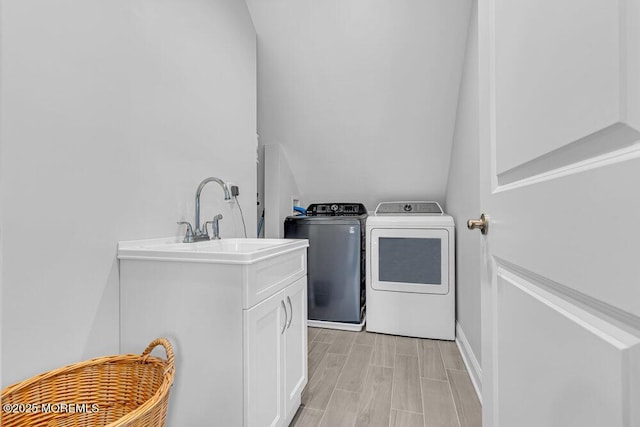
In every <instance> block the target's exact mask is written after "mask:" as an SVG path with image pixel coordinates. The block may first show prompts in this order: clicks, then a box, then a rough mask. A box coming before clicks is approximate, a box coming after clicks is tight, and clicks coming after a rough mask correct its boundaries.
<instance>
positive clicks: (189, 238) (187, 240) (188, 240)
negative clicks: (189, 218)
mask: <svg viewBox="0 0 640 427" xmlns="http://www.w3.org/2000/svg"><path fill="white" fill-rule="evenodd" d="M177 224H178V225H186V226H187V232H186V233H185V235H184V239H182V243H193V228H192V227H191V224H190V223H188V222H186V221H178V222H177Z"/></svg>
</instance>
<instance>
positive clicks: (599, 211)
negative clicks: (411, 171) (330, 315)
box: [474, 0, 640, 427]
mask: <svg viewBox="0 0 640 427" xmlns="http://www.w3.org/2000/svg"><path fill="white" fill-rule="evenodd" d="M478 1H479V54H480V64H479V65H480V76H479V78H480V80H479V83H480V133H481V134H480V141H481V142H480V153H481V174H482V176H481V182H480V186H481V188H480V191H481V204H482V210H483V211H484V212H486V213H487V215H488V217H489V226H488V233H487V235H486V236H485V237H484V239H483V257H484V263H483V264H484V268H483V281H482V310H483V314H482V342H483V343H482V361H483V367H482V368H483V380H482V397H483V425H484V426H485V427H492V426H493V427H496V426H502V427H513V426H518V427H528V426H532V427H534V426H535V427H548V426H558V427H560V426H561V427H571V426H576V427H588V426H593V427H601V426H607V427H614V426H627V427H631V426H640V227H638V221H639V219H640V189H639V187H640V0H619V1H611V0H478ZM478 214H480V213H478ZM474 232H475V231H474Z"/></svg>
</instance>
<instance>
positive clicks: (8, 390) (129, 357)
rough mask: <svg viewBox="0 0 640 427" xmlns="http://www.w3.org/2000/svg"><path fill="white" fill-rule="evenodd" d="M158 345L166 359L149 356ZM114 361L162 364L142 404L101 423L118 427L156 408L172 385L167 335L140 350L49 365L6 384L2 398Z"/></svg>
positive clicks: (171, 367) (170, 357) (171, 358)
mask: <svg viewBox="0 0 640 427" xmlns="http://www.w3.org/2000/svg"><path fill="white" fill-rule="evenodd" d="M158 345H162V346H163V347H165V351H166V353H167V359H166V360H165V359H161V358H159V357H157V356H151V355H150V353H151V351H152V350H153V349H154V348H155V347H156V346H158ZM114 363H131V364H133V363H141V364H151V363H154V364H155V363H158V364H163V365H165V369H164V373H163V379H162V383H161V384H160V386H159V387H158V389H157V390H156V392H155V393H154V394H153V396H151V397H150V398H149V399H147V400H146V401H145V402H144V403H143V404H141V405H140V406H138V407H137V408H135V409H134V410H132V411H131V412H129V413H127V414H125V415H123V416H122V417H120V418H119V419H117V420H115V421H113V422H111V423H109V424H107V425H105V426H104V427H118V426H121V425H124V424H125V423H129V422H131V421H134V420H136V419H137V418H139V417H141V416H143V415H145V414H146V413H148V412H150V411H152V410H153V409H155V408H156V407H157V406H158V405H160V404H161V403H162V399H163V397H164V396H165V395H166V394H168V392H169V390H170V389H171V386H172V385H173V378H174V375H175V365H174V356H173V349H172V348H171V343H170V342H169V340H167V339H166V338H157V339H155V340H154V341H152V342H151V343H150V344H149V345H148V346H147V348H146V349H145V350H144V351H143V352H142V354H133V353H128V354H119V355H111V356H103V357H95V358H92V359H88V360H85V361H82V362H76V363H72V364H69V365H66V366H63V367H60V368H58V369H52V370H49V371H46V372H43V373H40V374H38V375H35V376H33V377H31V378H27V379H26V380H23V381H20V382H17V383H15V384H12V385H10V386H7V387H5V388H4V389H3V390H2V395H1V398H0V399H2V400H4V399H5V398H6V397H7V396H9V395H11V394H13V393H16V392H19V391H21V390H24V389H26V388H28V387H31V386H33V385H36V384H37V383H39V382H41V381H43V380H47V379H49V378H54V377H56V376H59V375H65V374H69V373H73V372H74V371H78V370H81V369H84V368H87V367H91V366H98V365H106V364H114Z"/></svg>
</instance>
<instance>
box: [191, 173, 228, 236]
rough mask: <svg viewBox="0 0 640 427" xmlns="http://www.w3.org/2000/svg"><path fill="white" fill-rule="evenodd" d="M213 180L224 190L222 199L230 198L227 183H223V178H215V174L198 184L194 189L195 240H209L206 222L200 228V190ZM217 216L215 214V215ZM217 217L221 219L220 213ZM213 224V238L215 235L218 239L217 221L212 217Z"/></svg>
mask: <svg viewBox="0 0 640 427" xmlns="http://www.w3.org/2000/svg"><path fill="white" fill-rule="evenodd" d="M211 181H214V182H217V183H218V184H219V185H220V187H222V190H223V191H224V199H225V200H231V194H230V193H229V189H228V188H227V184H225V183H224V181H223V180H221V179H220V178H216V177H215V176H211V177H209V178H206V179H204V180H203V181H202V182H201V183H200V185H198V189H197V190H196V222H195V226H196V230H195V233H194V237H193V241H194V242H197V241H200V240H209V234H208V233H207V226H206V224H203V227H202V229H201V228H200V193H201V192H202V189H203V188H204V186H205V185H207V184H208V183H209V182H211ZM216 216H217V215H216ZM218 219H222V215H220V218H218ZM214 220H215V221H214V224H213V233H214V238H215V236H218V237H217V238H218V239H219V238H220V236H219V229H218V227H217V223H218V221H217V220H216V219H215V218H214Z"/></svg>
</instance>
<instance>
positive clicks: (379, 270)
mask: <svg viewBox="0 0 640 427" xmlns="http://www.w3.org/2000/svg"><path fill="white" fill-rule="evenodd" d="M454 233H455V226H454V222H453V218H452V217H450V216H449V215H444V213H443V212H442V208H441V207H440V205H439V204H438V203H437V202H383V203H380V204H379V205H378V207H377V208H376V211H375V213H374V214H373V215H370V216H369V217H368V218H367V225H366V239H367V243H366V246H367V250H366V265H367V274H366V285H367V286H366V288H367V290H366V296H367V330H368V331H371V332H381V333H385V334H394V335H404V336H410V337H421V338H433V339H442V340H454V339H455V265H454V262H455V235H454Z"/></svg>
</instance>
